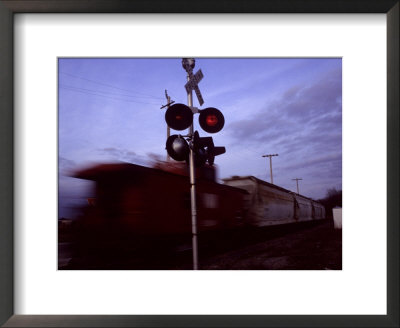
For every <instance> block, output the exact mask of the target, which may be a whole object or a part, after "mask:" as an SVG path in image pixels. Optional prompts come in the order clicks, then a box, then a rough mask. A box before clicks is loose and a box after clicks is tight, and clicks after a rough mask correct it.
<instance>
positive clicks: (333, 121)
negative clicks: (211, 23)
mask: <svg viewBox="0 0 400 328" xmlns="http://www.w3.org/2000/svg"><path fill="white" fill-rule="evenodd" d="M198 69H201V70H202V72H203V74H204V78H203V80H202V81H201V82H200V83H199V88H200V90H201V93H202V95H203V98H204V105H203V106H201V107H200V106H199V104H198V102H197V99H196V96H195V94H193V97H194V106H196V107H199V108H206V107H216V108H218V109H220V110H221V111H222V113H223V114H224V117H225V126H224V129H223V130H222V131H220V132H218V133H216V134H213V135H211V136H213V139H214V144H215V145H216V146H225V147H226V153H225V154H223V155H220V156H218V157H216V160H215V163H216V165H217V167H218V177H219V178H220V179H221V178H227V177H230V176H232V175H242V176H243V175H253V176H255V177H257V178H260V179H262V180H266V181H270V174H269V159H267V158H263V157H262V155H264V154H276V153H277V154H279V156H278V157H273V159H272V166H273V176H274V184H276V185H279V186H281V187H284V188H286V189H289V190H292V191H296V182H295V181H293V180H292V179H293V178H302V179H303V180H302V181H299V188H300V193H301V194H303V195H305V196H308V197H312V198H314V199H318V198H323V197H324V196H325V194H326V191H327V189H329V188H337V189H341V188H342V63H341V59H338V58H320V59H318V58H310V59H306V58H304V59H294V58H293V59H289V58H282V59H279V58H276V59H273V58H265V59H262V58H253V59H239V58H237V59H234V58H231V59H223V58H196V67H195V69H194V72H196V71H197V70H198ZM185 83H186V72H185V71H184V70H183V68H182V65H181V58H168V59H165V58H164V59H163V58H147V59H139V58H114V59H112V58H97V59H95V58H84V59H79V58H61V59H59V97H58V101H59V104H58V120H59V139H58V141H59V196H60V200H59V202H60V215H61V216H62V215H63V214H64V215H65V216H68V215H69V213H68V208H70V207H72V206H74V205H75V204H80V203H82V200H83V199H84V197H85V196H86V195H88V193H90V192H89V190H90V189H89V188H90V183H88V182H86V181H83V180H78V179H75V178H71V177H69V174H70V172H71V171H73V170H76V169H79V168H81V167H87V166H88V165H91V164H93V163H99V162H102V163H106V162H116V161H123V162H130V163H135V164H140V165H151V162H152V160H154V157H159V158H160V159H161V160H164V159H165V157H166V151H165V141H166V123H165V119H164V114H165V110H164V109H160V107H161V106H162V105H164V104H165V103H166V99H165V95H164V91H165V89H166V90H168V94H169V95H170V96H171V98H172V100H174V101H175V102H177V103H184V104H187V95H186V91H185V88H184V85H185ZM194 122H195V129H196V130H198V131H199V133H200V136H207V135H208V134H207V133H205V132H204V131H202V130H201V128H200V126H199V124H198V120H197V116H195V118H194ZM171 133H175V132H174V131H171ZM176 133H179V132H176Z"/></svg>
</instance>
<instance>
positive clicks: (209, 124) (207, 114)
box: [199, 107, 225, 133]
mask: <svg viewBox="0 0 400 328" xmlns="http://www.w3.org/2000/svg"><path fill="white" fill-rule="evenodd" d="M199 112H200V116H199V123H200V126H201V128H202V129H203V130H204V131H206V132H208V133H217V132H219V131H221V130H222V128H223V127H224V124H225V119H224V115H222V113H221V111H219V110H218V109H216V108H214V107H209V108H206V109H202V110H200V111H199Z"/></svg>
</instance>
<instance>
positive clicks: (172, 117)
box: [165, 104, 193, 131]
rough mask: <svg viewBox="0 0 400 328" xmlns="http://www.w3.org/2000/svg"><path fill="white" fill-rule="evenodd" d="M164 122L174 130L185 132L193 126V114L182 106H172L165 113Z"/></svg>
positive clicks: (186, 107)
mask: <svg viewBox="0 0 400 328" xmlns="http://www.w3.org/2000/svg"><path fill="white" fill-rule="evenodd" d="M165 121H166V122H167V124H168V126H169V127H170V128H171V129H174V130H178V131H181V130H185V129H187V128H188V127H189V126H191V125H192V124H193V112H192V110H191V109H190V108H189V107H188V106H186V105H184V104H173V105H172V106H171V107H169V108H168V109H167V111H166V112H165Z"/></svg>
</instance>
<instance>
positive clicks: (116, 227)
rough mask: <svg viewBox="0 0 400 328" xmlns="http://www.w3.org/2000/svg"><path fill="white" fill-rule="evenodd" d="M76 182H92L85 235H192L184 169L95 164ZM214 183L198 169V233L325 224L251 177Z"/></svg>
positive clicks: (319, 211) (312, 204)
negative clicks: (87, 232) (99, 233)
mask: <svg viewBox="0 0 400 328" xmlns="http://www.w3.org/2000/svg"><path fill="white" fill-rule="evenodd" d="M74 176H75V177H76V178H81V179H88V180H92V181H95V189H96V190H95V198H94V199H91V200H90V204H89V205H88V206H87V208H86V209H85V214H84V215H83V216H82V218H81V220H80V225H81V227H86V229H85V230H86V231H89V230H90V231H91V234H93V233H94V231H103V232H104V231H106V232H107V234H111V233H113V232H115V231H118V232H120V233H121V232H123V233H126V234H127V235H129V236H165V235H171V236H172V235H180V234H189V235H190V232H191V200H190V183H189V178H188V169H187V167H186V165H182V166H176V165H175V166H174V167H172V168H171V167H169V168H168V167H167V168H166V167H162V166H159V167H153V168H150V167H144V166H140V165H135V164H129V163H114V164H99V165H96V166H93V167H90V168H87V169H83V170H80V171H79V172H76V173H75V175H74ZM223 181H224V183H223V184H221V183H217V182H216V179H215V168H214V167H213V166H204V167H201V168H197V169H196V206H197V225H198V231H199V232H200V233H201V232H203V231H210V230H223V229H237V228H239V229H240V228H241V227H246V226H247V227H248V226H252V227H264V226H269V225H280V224H288V223H294V222H301V221H310V220H319V219H324V218H325V209H324V206H323V205H322V204H320V203H318V202H316V201H314V200H312V199H310V198H307V197H304V196H301V195H298V194H296V193H293V192H291V191H289V190H286V189H284V188H281V187H279V186H276V185H274V184H271V183H268V182H265V181H262V180H260V179H257V178H255V177H253V176H247V177H232V178H229V179H224V180H223Z"/></svg>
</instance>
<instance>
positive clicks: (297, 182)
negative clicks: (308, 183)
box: [292, 178, 303, 195]
mask: <svg viewBox="0 0 400 328" xmlns="http://www.w3.org/2000/svg"><path fill="white" fill-rule="evenodd" d="M292 180H296V185H297V194H298V195H300V193H299V180H303V179H301V178H300V179H299V178H296V179H292Z"/></svg>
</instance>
